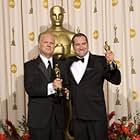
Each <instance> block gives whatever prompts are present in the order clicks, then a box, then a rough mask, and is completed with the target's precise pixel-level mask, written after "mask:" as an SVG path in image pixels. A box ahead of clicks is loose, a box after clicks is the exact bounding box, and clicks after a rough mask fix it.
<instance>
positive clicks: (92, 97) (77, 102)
mask: <svg viewBox="0 0 140 140" xmlns="http://www.w3.org/2000/svg"><path fill="white" fill-rule="evenodd" d="M74 59H75V58H74V57H72V58H70V59H69V60H68V61H67V64H68V67H69V73H70V74H69V85H70V87H69V88H70V93H71V95H72V109H73V117H74V118H79V119H83V120H104V119H106V107H105V100H104V92H103V83H104V80H105V79H106V80H107V81H109V82H111V83H113V84H117V85H118V84H120V82H121V75H120V71H119V70H118V69H117V68H116V69H115V70H112V71H111V70H110V69H109V67H108V65H107V62H106V58H105V57H104V56H98V55H92V54H90V55H89V60H88V64H87V68H86V71H85V73H84V75H83V77H82V79H81V81H80V83H79V84H77V83H76V81H75V79H74V77H73V74H72V72H71V70H70V66H71V64H72V63H73V61H74Z"/></svg>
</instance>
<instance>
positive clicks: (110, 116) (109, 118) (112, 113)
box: [108, 111, 115, 120]
mask: <svg viewBox="0 0 140 140" xmlns="http://www.w3.org/2000/svg"><path fill="white" fill-rule="evenodd" d="M113 116H115V111H112V112H111V113H110V114H109V115H108V120H111V119H112V118H113Z"/></svg>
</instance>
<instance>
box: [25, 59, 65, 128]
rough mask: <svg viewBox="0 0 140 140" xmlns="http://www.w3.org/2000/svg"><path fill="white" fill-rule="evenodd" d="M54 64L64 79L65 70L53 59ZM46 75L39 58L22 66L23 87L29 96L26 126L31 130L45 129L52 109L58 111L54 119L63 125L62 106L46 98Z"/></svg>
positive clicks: (49, 97)
mask: <svg viewBox="0 0 140 140" xmlns="http://www.w3.org/2000/svg"><path fill="white" fill-rule="evenodd" d="M56 63H58V64H59V67H60V69H61V73H63V74H62V75H61V76H62V79H64V77H65V76H64V75H65V69H64V68H63V65H62V63H60V61H57V60H56V59H53V64H54V65H55V64H56ZM46 73H47V69H46V67H45V64H44V63H43V62H42V60H41V58H40V57H38V58H37V59H34V60H31V61H29V62H26V63H25V65H24V87H25V90H26V92H27V94H28V96H29V102H28V125H29V127H32V128H45V127H47V124H48V122H49V120H50V118H51V117H52V113H54V109H56V110H57V111H58V112H57V113H56V117H57V119H58V120H59V122H60V123H61V121H62V123H63V121H64V120H63V115H62V114H63V107H62V105H55V104H56V97H54V96H53V95H49V96H48V91H47V85H48V77H47V74H46ZM52 80H53V79H52ZM63 81H65V80H63ZM56 107H57V108H56ZM53 115H54V114H53Z"/></svg>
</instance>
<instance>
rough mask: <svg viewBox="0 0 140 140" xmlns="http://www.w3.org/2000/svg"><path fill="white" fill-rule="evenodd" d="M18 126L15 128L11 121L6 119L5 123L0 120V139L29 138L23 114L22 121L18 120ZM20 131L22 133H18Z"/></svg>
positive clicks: (19, 139)
mask: <svg viewBox="0 0 140 140" xmlns="http://www.w3.org/2000/svg"><path fill="white" fill-rule="evenodd" d="M18 123H19V126H18V128H16V127H15V126H14V125H13V124H12V122H11V121H9V120H6V121H5V123H3V122H2V121H0V128H1V130H2V131H1V132H0V140H29V139H30V138H29V133H28V127H27V123H26V121H25V117H24V116H23V118H22V121H18ZM19 132H22V133H23V135H20V134H19Z"/></svg>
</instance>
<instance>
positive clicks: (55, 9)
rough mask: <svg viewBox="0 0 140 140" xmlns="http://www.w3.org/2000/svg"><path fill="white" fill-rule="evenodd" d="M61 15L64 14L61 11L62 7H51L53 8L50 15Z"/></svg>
mask: <svg viewBox="0 0 140 140" xmlns="http://www.w3.org/2000/svg"><path fill="white" fill-rule="evenodd" d="M63 13H64V10H63V8H62V7H53V8H52V9H51V14H56V15H58V14H63Z"/></svg>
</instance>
